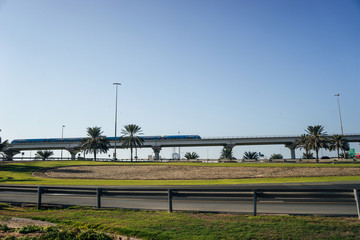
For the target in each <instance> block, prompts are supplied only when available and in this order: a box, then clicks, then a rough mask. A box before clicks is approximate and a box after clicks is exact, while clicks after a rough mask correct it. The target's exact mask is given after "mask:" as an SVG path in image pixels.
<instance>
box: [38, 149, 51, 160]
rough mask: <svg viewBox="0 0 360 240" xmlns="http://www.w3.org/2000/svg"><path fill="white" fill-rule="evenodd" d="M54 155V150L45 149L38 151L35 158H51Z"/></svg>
mask: <svg viewBox="0 0 360 240" xmlns="http://www.w3.org/2000/svg"><path fill="white" fill-rule="evenodd" d="M52 155H54V152H53V151H49V150H45V151H37V153H36V154H35V159H41V160H43V161H45V160H47V159H49V158H50V157H51V156H52Z"/></svg>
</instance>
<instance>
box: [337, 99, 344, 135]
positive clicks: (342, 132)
mask: <svg viewBox="0 0 360 240" xmlns="http://www.w3.org/2000/svg"><path fill="white" fill-rule="evenodd" d="M335 96H336V97H337V102H338V108H339V117H340V127H341V135H342V136H344V131H343V126H342V121H341V111H340V100H339V96H340V93H337V94H335Z"/></svg>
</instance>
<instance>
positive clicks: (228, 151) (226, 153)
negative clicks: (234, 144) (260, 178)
mask: <svg viewBox="0 0 360 240" xmlns="http://www.w3.org/2000/svg"><path fill="white" fill-rule="evenodd" d="M220 159H230V160H233V159H235V158H234V156H233V152H232V148H227V147H224V148H223V150H222V151H221V155H220Z"/></svg>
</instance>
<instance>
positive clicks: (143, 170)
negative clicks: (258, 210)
mask: <svg viewBox="0 0 360 240" xmlns="http://www.w3.org/2000/svg"><path fill="white" fill-rule="evenodd" d="M34 175H35V176H41V177H50V178H81V179H114V180H199V179H244V178H272V177H320V176H359V175H360V168H336V167H329V168H315V167H314V168H311V167H304V168H295V167H271V168H270V167H200V166H154V165H139V166H121V165H116V166H70V167H59V168H53V169H48V170H45V171H41V172H36V173H34Z"/></svg>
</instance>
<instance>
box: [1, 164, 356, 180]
mask: <svg viewBox="0 0 360 240" xmlns="http://www.w3.org/2000/svg"><path fill="white" fill-rule="evenodd" d="M129 164H136V165H188V166H210V167H211V166H221V167H319V168H322V167H344V168H346V167H360V165H359V164H305V163H304V164H303V163H299V164H296V163H118V162H91V161H32V162H13V163H5V164H0V184H35V185H218V184H259V183H306V182H336V181H360V176H339V177H301V178H256V179H219V180H87V179H53V178H42V177H36V176H32V173H33V172H34V171H38V170H42V169H44V168H52V167H60V166H71V165H129Z"/></svg>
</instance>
